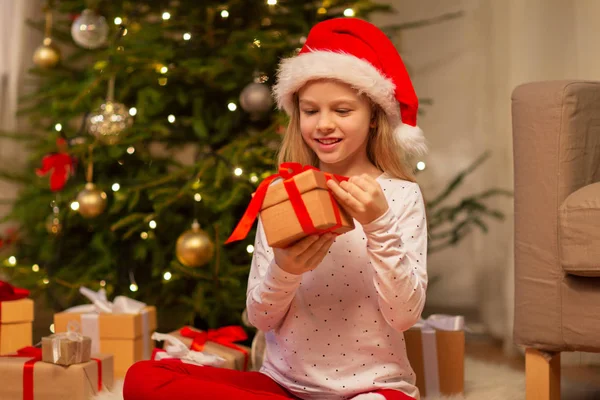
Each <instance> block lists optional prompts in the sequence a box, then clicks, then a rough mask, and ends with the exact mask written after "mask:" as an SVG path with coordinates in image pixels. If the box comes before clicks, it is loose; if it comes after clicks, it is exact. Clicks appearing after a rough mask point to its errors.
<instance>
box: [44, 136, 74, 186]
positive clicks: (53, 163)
mask: <svg viewBox="0 0 600 400" xmlns="http://www.w3.org/2000/svg"><path fill="white" fill-rule="evenodd" d="M56 146H57V147H58V151H57V152H56V153H51V154H48V155H46V156H44V158H43V159H42V167H41V168H38V169H36V170H35V172H36V174H37V175H38V176H44V175H47V174H48V173H50V190H52V191H53V192H58V191H61V190H62V189H63V188H64V187H65V185H66V184H67V181H68V180H69V177H71V175H73V173H74V171H75V159H74V158H73V157H71V156H70V155H69V153H67V147H68V145H67V142H66V140H65V139H63V138H61V137H59V138H58V139H56Z"/></svg>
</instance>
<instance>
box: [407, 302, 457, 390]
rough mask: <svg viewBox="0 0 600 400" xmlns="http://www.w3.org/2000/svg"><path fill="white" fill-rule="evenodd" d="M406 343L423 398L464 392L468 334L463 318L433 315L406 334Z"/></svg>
mask: <svg viewBox="0 0 600 400" xmlns="http://www.w3.org/2000/svg"><path fill="white" fill-rule="evenodd" d="M404 340H405V342H406V352H407V356H408V360H409V362H410V365H411V367H412V369H413V371H414V372H415V375H416V377H417V387H418V388H419V391H420V393H421V396H434V395H453V394H461V393H463V392H464V384H465V332H464V319H463V317H462V316H449V315H439V314H435V315H432V316H430V317H429V318H428V319H427V320H421V321H420V322H419V323H417V324H416V325H415V326H414V327H412V328H410V329H409V330H407V331H405V332H404Z"/></svg>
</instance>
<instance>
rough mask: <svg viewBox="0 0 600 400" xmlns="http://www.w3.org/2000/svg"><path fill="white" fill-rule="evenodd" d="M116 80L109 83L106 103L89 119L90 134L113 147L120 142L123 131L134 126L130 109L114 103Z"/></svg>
mask: <svg viewBox="0 0 600 400" xmlns="http://www.w3.org/2000/svg"><path fill="white" fill-rule="evenodd" d="M114 85H115V78H114V77H112V78H111V79H110V81H109V89H108V95H107V96H106V102H105V103H103V104H102V105H101V106H100V107H99V108H98V109H97V110H96V111H94V112H93V113H91V114H90V115H89V117H88V119H87V126H88V132H89V133H90V134H91V135H93V136H95V137H96V138H97V139H98V140H99V141H100V142H102V143H104V144H109V145H113V144H116V143H118V142H119V140H120V139H121V136H122V134H123V131H125V130H126V129H127V128H129V127H130V126H131V125H132V124H133V117H132V116H131V115H130V114H129V108H128V107H126V106H125V105H124V104H121V103H117V102H115V101H113V98H114Z"/></svg>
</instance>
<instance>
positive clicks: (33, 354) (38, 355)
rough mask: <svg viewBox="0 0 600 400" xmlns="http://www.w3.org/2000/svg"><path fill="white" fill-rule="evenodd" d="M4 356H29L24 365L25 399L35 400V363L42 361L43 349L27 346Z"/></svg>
mask: <svg viewBox="0 0 600 400" xmlns="http://www.w3.org/2000/svg"><path fill="white" fill-rule="evenodd" d="M2 357H29V358H31V359H30V360H27V361H26V362H25V364H24V365H23V400H33V365H34V364H35V363H36V362H38V361H42V349H40V348H39V347H32V346H27V347H23V348H21V349H19V350H17V354H9V355H6V356H2Z"/></svg>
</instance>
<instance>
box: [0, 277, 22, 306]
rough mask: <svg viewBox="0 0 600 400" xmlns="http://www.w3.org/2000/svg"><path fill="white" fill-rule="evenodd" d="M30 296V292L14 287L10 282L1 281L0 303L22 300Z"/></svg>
mask: <svg viewBox="0 0 600 400" xmlns="http://www.w3.org/2000/svg"><path fill="white" fill-rule="evenodd" d="M27 296H29V290H27V289H22V288H18V287H14V286H13V285H11V284H10V283H8V282H4V281H0V302H2V301H13V300H21V299H24V298H26V297H27Z"/></svg>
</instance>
